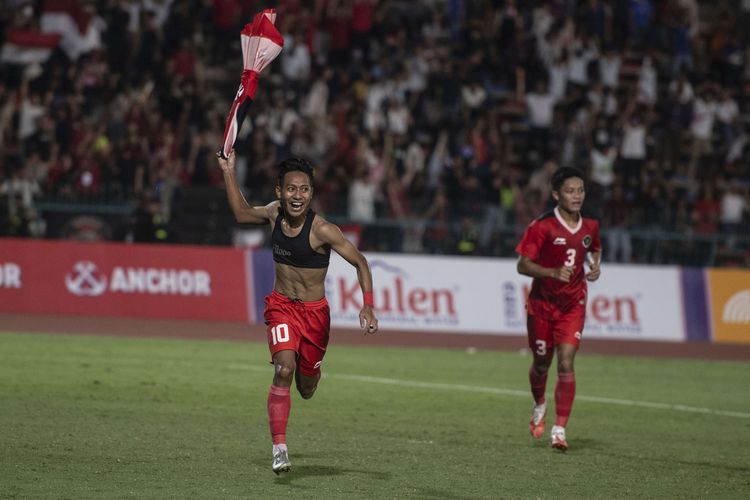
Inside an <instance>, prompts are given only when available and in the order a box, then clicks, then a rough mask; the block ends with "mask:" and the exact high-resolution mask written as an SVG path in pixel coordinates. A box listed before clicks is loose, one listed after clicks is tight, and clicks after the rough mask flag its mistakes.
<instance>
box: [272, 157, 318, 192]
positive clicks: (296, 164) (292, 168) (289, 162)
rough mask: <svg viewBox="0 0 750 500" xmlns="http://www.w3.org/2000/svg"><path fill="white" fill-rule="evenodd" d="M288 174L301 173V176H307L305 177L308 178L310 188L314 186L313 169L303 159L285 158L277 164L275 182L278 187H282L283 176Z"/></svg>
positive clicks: (310, 164)
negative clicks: (277, 171)
mask: <svg viewBox="0 0 750 500" xmlns="http://www.w3.org/2000/svg"><path fill="white" fill-rule="evenodd" d="M289 172H302V173H303V174H307V177H309V178H310V186H313V185H314V184H315V168H314V167H313V166H312V163H310V162H309V161H308V160H306V159H304V158H300V157H299V156H292V157H291V158H287V159H286V160H284V161H282V162H281V163H279V178H278V181H277V182H278V185H279V187H281V186H283V185H284V176H286V174H288V173H289Z"/></svg>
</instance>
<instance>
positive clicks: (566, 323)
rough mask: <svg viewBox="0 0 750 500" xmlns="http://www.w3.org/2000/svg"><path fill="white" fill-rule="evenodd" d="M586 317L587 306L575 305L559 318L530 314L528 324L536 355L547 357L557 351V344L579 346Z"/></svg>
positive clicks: (531, 347)
mask: <svg viewBox="0 0 750 500" xmlns="http://www.w3.org/2000/svg"><path fill="white" fill-rule="evenodd" d="M585 319H586V309H585V307H575V308H574V309H573V310H571V311H569V312H567V313H565V314H562V315H560V316H559V317H558V318H557V319H550V318H549V317H548V316H546V315H543V314H537V315H531V314H529V315H528V316H527V319H526V325H527V328H528V336H529V348H530V349H531V352H533V353H534V356H541V357H544V358H547V357H552V355H553V354H554V353H555V346H556V345H557V344H572V345H574V346H576V347H578V345H579V344H580V343H581V337H582V336H583V324H584V322H585Z"/></svg>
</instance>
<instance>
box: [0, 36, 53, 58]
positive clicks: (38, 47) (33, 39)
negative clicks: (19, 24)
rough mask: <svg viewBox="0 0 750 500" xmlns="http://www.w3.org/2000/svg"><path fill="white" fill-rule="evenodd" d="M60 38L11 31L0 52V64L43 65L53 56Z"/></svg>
mask: <svg viewBox="0 0 750 500" xmlns="http://www.w3.org/2000/svg"><path fill="white" fill-rule="evenodd" d="M60 38H61V35H59V34H57V33H41V32H39V31H31V30H20V29H10V30H8V33H7V34H6V36H5V43H4V44H3V48H2V50H1V51H0V63H6V64H22V65H26V64H41V63H43V62H45V61H46V60H47V59H49V57H50V55H52V51H53V50H54V49H55V47H57V45H58V44H59V43H60Z"/></svg>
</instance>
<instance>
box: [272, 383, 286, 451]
mask: <svg viewBox="0 0 750 500" xmlns="http://www.w3.org/2000/svg"><path fill="white" fill-rule="evenodd" d="M267 405H268V422H269V424H270V425H271V438H272V439H273V444H282V443H284V444H285V443H286V424H287V422H288V421H289V409H290V408H291V407H292V398H291V397H290V396H289V387H277V386H275V385H271V389H269V391H268V403H267Z"/></svg>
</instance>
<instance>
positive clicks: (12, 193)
mask: <svg viewBox="0 0 750 500" xmlns="http://www.w3.org/2000/svg"><path fill="white" fill-rule="evenodd" d="M29 177H30V175H29V174H28V173H27V172H20V173H19V174H17V175H16V176H14V177H11V178H10V179H5V181H4V182H3V183H2V184H0V194H3V195H6V196H8V197H9V198H14V197H16V196H19V197H20V198H21V205H22V206H24V207H25V208H31V207H32V206H33V205H34V196H36V195H38V194H39V193H40V192H41V189H40V188H39V184H38V183H37V182H36V179H34V178H33V177H32V178H29Z"/></svg>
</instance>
